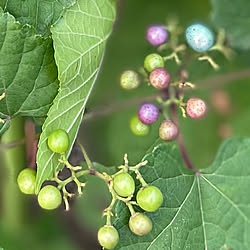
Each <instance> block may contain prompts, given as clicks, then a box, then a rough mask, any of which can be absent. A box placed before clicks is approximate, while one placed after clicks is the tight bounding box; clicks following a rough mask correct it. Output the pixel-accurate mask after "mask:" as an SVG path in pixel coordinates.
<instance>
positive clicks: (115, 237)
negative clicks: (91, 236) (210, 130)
mask: <svg viewBox="0 0 250 250" xmlns="http://www.w3.org/2000/svg"><path fill="white" fill-rule="evenodd" d="M97 238H98V241H99V243H100V245H101V246H102V247H103V248H107V249H113V248H114V247H115V246H116V245H117V243H118V241H119V234H118V232H117V230H116V229H115V228H114V227H113V226H104V227H101V228H100V229H99V231H98V236H97Z"/></svg>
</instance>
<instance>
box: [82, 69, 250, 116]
mask: <svg viewBox="0 0 250 250" xmlns="http://www.w3.org/2000/svg"><path fill="white" fill-rule="evenodd" d="M247 77H250V68H247V69H243V70H239V71H235V72H231V73H226V74H220V75H216V76H212V77H207V78H205V79H204V80H198V81H197V82H196V84H195V85H196V89H211V88H220V87H221V86H223V85H224V84H226V83H228V82H232V81H235V80H240V79H244V78H247ZM190 90H192V88H187V89H184V90H183V91H190ZM157 97H163V98H164V96H162V94H161V93H154V94H152V95H149V96H143V97H141V98H133V99H128V100H125V101H122V102H119V103H112V104H109V105H106V106H104V107H103V106H102V107H97V108H95V109H92V110H90V111H89V112H87V113H86V114H85V116H84V117H83V121H86V120H91V119H94V118H96V117H99V116H107V115H109V114H112V113H115V112H118V111H121V110H124V109H127V108H129V107H133V106H135V105H139V104H141V103H143V102H152V101H155V100H156V98H157Z"/></svg>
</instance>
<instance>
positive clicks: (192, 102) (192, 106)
mask: <svg viewBox="0 0 250 250" xmlns="http://www.w3.org/2000/svg"><path fill="white" fill-rule="evenodd" d="M186 110H187V114H188V115H189V116H190V117H191V118H194V119H198V118H201V117H203V116H204V115H205V114H206V111H207V105H206V103H205V102H204V101H203V100H202V99H200V98H197V97H193V98H190V99H188V101H187V105H186Z"/></svg>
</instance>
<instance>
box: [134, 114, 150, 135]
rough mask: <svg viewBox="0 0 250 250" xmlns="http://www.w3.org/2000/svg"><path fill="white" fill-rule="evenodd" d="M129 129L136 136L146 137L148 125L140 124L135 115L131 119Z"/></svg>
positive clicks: (148, 129)
mask: <svg viewBox="0 0 250 250" xmlns="http://www.w3.org/2000/svg"><path fill="white" fill-rule="evenodd" d="M130 129H131V131H132V132H133V134H135V135H137V136H146V135H148V134H149V131H150V127H149V125H147V124H144V123H142V122H141V121H140V120H139V118H138V116H137V115H135V116H133V117H132V118H131V120H130Z"/></svg>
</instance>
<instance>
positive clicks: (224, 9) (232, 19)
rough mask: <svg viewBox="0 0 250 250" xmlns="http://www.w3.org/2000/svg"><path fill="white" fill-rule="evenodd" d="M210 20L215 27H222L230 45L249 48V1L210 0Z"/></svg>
mask: <svg viewBox="0 0 250 250" xmlns="http://www.w3.org/2000/svg"><path fill="white" fill-rule="evenodd" d="M211 4H212V7H213V11H212V13H211V18H212V22H213V24H214V25H215V27H216V28H217V29H220V28H224V29H225V31H226V33H227V35H228V37H229V42H230V44H231V45H232V47H234V48H237V49H249V48H250V43H249V40H250V33H249V26H250V15H249V10H250V1H249V0H237V1H231V0H220V1H218V0H211Z"/></svg>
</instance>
